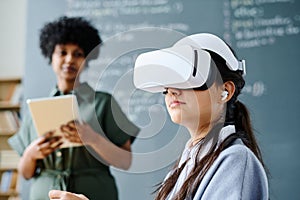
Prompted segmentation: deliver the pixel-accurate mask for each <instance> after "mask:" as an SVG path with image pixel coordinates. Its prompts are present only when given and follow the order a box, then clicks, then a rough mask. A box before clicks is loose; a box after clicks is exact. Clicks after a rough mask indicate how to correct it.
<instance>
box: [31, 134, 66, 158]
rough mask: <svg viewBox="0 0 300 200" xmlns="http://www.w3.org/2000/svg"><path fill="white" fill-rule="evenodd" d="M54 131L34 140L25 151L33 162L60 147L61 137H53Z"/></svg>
mask: <svg viewBox="0 0 300 200" xmlns="http://www.w3.org/2000/svg"><path fill="white" fill-rule="evenodd" d="M54 133H55V131H49V132H47V133H45V134H44V135H43V136H41V137H39V138H38V139H36V140H34V141H33V142H32V143H31V144H30V145H29V146H28V147H27V149H26V151H27V152H26V153H27V154H28V155H29V156H30V157H31V159H33V160H38V159H43V158H45V157H47V156H48V155H49V154H51V153H52V152H53V151H55V150H56V149H58V148H59V147H60V145H62V143H63V142H62V141H61V138H62V137H61V136H54Z"/></svg>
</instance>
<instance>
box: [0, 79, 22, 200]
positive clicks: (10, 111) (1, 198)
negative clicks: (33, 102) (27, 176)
mask: <svg viewBox="0 0 300 200" xmlns="http://www.w3.org/2000/svg"><path fill="white" fill-rule="evenodd" d="M21 84H22V83H21V78H19V77H12V78H0V111H1V113H2V115H1V117H2V120H5V121H1V122H2V123H1V128H0V151H1V159H0V162H3V163H0V175H1V176H0V181H2V180H1V179H2V178H3V175H4V173H5V177H6V178H7V176H6V175H7V172H8V171H13V173H14V177H15V175H17V176H18V174H17V173H18V170H17V166H16V165H17V163H18V160H14V157H12V156H14V154H8V153H9V151H13V150H12V149H11V147H10V145H9V144H8V139H9V138H10V137H11V136H12V135H14V134H15V133H16V132H17V130H18V128H19V112H20V104H19V103H20V102H21V101H20V99H21V95H22V88H21ZM11 120H13V121H14V122H13V123H7V122H11ZM6 152H8V153H6ZM14 161H15V162H14ZM16 172H17V173H16ZM8 176H9V175H8ZM15 178H16V177H15ZM5 180H6V179H5ZM13 180H15V179H13ZM17 182H18V177H17V180H16V182H12V183H10V184H13V185H11V186H10V189H9V190H8V191H5V192H1V191H0V200H8V199H11V198H13V199H19V193H18V191H17V190H18V187H17V186H16V185H14V184H17ZM0 183H1V182H0Z"/></svg>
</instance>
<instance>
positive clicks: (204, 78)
mask: <svg viewBox="0 0 300 200" xmlns="http://www.w3.org/2000/svg"><path fill="white" fill-rule="evenodd" d="M207 50H209V51H213V52H215V53H217V54H218V55H219V56H221V57H222V58H223V59H224V60H225V61H226V65H227V67H228V68H229V69H230V70H232V71H238V70H239V71H241V72H242V73H243V75H245V74H246V67H245V61H244V60H238V59H236V57H235V56H234V54H233V53H232V51H231V50H230V48H229V47H228V46H227V44H226V43H225V42H224V41H223V40H221V39H220V38H218V37H217V36H215V35H212V34H209V33H200V34H194V35H191V36H188V37H185V38H183V39H181V40H179V41H178V42H176V43H175V44H174V46H173V47H171V48H167V49H162V50H157V51H152V52H148V53H143V54H140V55H139V56H138V57H137V59H136V62H135V66H134V74H133V82H134V85H135V86H136V88H139V89H141V90H145V91H148V92H163V91H165V88H178V89H191V88H193V89H196V90H197V89H198V90H205V89H207V88H209V87H210V86H211V85H212V83H213V81H214V80H215V78H216V76H215V75H216V72H217V68H216V66H215V64H214V62H213V60H212V59H211V56H210V54H209V53H208V51H207ZM214 69H215V70H214Z"/></svg>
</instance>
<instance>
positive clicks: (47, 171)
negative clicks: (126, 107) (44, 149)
mask: <svg viewBox="0 0 300 200" xmlns="http://www.w3.org/2000/svg"><path fill="white" fill-rule="evenodd" d="M73 93H74V94H75V95H76V97H77V100H78V104H79V110H80V117H81V118H82V120H83V121H85V122H86V123H88V124H89V125H90V126H91V127H92V128H93V129H94V130H95V131H96V132H97V133H99V134H101V135H103V136H104V137H106V138H108V139H109V140H110V141H111V142H113V143H114V144H115V145H117V146H122V145H123V144H125V142H127V141H128V140H129V139H130V140H131V142H133V141H134V138H135V136H136V135H137V134H138V132H139V128H138V127H136V126H135V125H134V124H133V123H132V122H130V121H129V120H128V119H127V117H126V116H125V114H124V113H123V112H122V110H121V108H120V107H119V105H118V103H117V102H116V101H115V99H114V98H113V97H112V96H111V95H110V94H108V93H104V92H98V91H97V92H95V91H94V90H93V89H92V88H91V87H90V86H89V85H88V84H87V83H82V84H81V85H80V86H79V87H78V88H76V89H75V90H74V91H73ZM59 95H63V94H61V92H60V91H58V90H57V89H55V90H54V91H53V92H52V93H51V96H59ZM45 117H47V113H45ZM36 138H37V133H36V130H35V128H34V125H33V121H32V119H31V117H30V115H27V116H25V117H24V119H23V121H22V126H21V128H20V130H19V131H18V133H16V134H15V135H14V136H12V137H11V138H10V139H9V144H10V145H11V147H12V148H13V149H15V150H16V151H17V152H18V153H19V154H20V155H22V154H23V152H24V150H25V149H26V148H27V146H28V145H30V143H31V142H32V141H33V140H35V139H36ZM37 166H38V167H37V168H36V175H35V176H34V178H33V180H32V183H31V188H30V189H31V191H30V200H48V199H49V198H48V192H49V190H51V189H60V190H67V191H70V192H75V193H81V194H84V195H86V196H87V197H88V198H90V199H91V200H93V199H95V200H100V199H105V200H113V199H118V192H117V187H116V183H115V180H114V178H113V176H112V175H111V173H110V171H109V166H107V165H106V164H105V162H104V161H103V160H102V159H101V157H100V156H99V155H97V154H96V153H95V152H94V151H93V149H92V148H90V147H88V146H79V147H71V148H61V149H59V150H57V151H55V152H53V153H52V154H50V155H49V156H48V157H46V158H45V159H43V160H38V161H37Z"/></svg>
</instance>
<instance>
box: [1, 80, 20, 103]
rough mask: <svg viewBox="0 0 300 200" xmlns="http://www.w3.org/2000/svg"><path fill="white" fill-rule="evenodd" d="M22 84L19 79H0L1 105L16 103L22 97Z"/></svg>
mask: <svg viewBox="0 0 300 200" xmlns="http://www.w3.org/2000/svg"><path fill="white" fill-rule="evenodd" d="M22 93H23V92H22V84H21V80H20V79H11V80H10V79H7V80H0V103H1V104H2V105H9V104H11V105H17V104H19V103H20V102H21V99H22Z"/></svg>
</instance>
